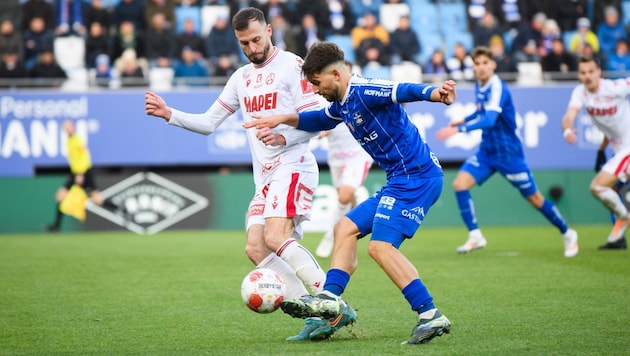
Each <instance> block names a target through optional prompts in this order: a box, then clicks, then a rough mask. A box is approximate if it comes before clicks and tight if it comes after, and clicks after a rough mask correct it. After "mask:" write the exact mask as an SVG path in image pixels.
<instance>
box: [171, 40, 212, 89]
mask: <svg viewBox="0 0 630 356" xmlns="http://www.w3.org/2000/svg"><path fill="white" fill-rule="evenodd" d="M173 69H174V70H175V75H174V78H175V82H176V83H178V84H185V85H189V86H198V85H207V84H208V83H207V81H206V80H205V79H202V78H207V77H208V69H207V68H206V67H205V66H204V65H203V64H202V63H201V62H200V61H199V60H197V59H196V58H195V52H193V50H192V48H190V47H184V48H183V49H182V52H181V57H180V60H179V61H177V64H175V66H174V68H173ZM186 79H189V80H186Z"/></svg>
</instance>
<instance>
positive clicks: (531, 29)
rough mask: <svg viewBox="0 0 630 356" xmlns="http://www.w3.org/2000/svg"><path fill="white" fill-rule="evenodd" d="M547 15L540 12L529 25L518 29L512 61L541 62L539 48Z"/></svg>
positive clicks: (513, 43) (513, 45)
mask: <svg viewBox="0 0 630 356" xmlns="http://www.w3.org/2000/svg"><path fill="white" fill-rule="evenodd" d="M546 21H547V15H545V14H544V13H542V12H539V13H537V14H535V15H534V17H532V19H531V21H530V22H529V24H525V25H523V26H521V27H520V28H519V29H518V35H516V38H514V42H512V51H511V52H512V54H511V57H512V60H514V61H515V62H539V61H540V54H539V46H540V45H541V44H542V38H543V33H542V30H543V27H544V26H545V22H546Z"/></svg>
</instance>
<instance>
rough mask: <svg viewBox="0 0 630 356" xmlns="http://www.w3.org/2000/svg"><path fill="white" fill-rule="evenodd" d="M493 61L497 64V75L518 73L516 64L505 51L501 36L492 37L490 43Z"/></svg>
mask: <svg viewBox="0 0 630 356" xmlns="http://www.w3.org/2000/svg"><path fill="white" fill-rule="evenodd" d="M489 47H490V51H491V52H492V59H494V61H495V62H496V63H497V68H496V69H495V72H496V73H516V72H517V68H516V63H515V62H514V61H513V60H512V58H510V56H509V54H507V53H506V51H505V43H503V38H502V37H501V36H497V35H495V36H492V37H491V38H490V43H489ZM502 79H503V80H506V81H507V80H515V79H516V77H514V78H502Z"/></svg>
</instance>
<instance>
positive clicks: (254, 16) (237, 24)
mask: <svg viewBox="0 0 630 356" xmlns="http://www.w3.org/2000/svg"><path fill="white" fill-rule="evenodd" d="M252 21H258V22H260V23H261V24H263V25H266V24H267V21H265V14H264V13H263V12H262V11H260V10H259V9H257V8H255V7H246V8H243V9H240V10H239V11H238V12H237V13H236V15H234V17H233V18H232V28H233V29H234V30H235V31H243V30H246V29H247V28H248V27H249V23H250V22H252Z"/></svg>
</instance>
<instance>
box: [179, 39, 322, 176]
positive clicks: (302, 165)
mask: <svg viewBox="0 0 630 356" xmlns="http://www.w3.org/2000/svg"><path fill="white" fill-rule="evenodd" d="M271 51H272V53H271V55H270V56H269V58H268V59H267V61H265V62H264V63H262V64H252V63H250V64H248V65H245V66H243V67H241V68H239V69H238V70H237V71H236V72H235V73H234V74H233V75H232V76H231V77H230V79H229V80H228V82H227V84H226V85H225V88H224V89H223V91H222V92H221V94H220V95H219V98H218V99H217V100H216V101H215V102H214V103H213V104H212V105H211V106H210V108H209V109H208V110H207V111H206V112H205V113H203V114H189V113H184V112H182V111H179V110H175V109H172V115H171V119H170V121H169V124H171V125H176V126H180V127H183V128H185V129H188V130H191V131H195V132H199V133H203V134H210V133H212V132H214V131H215V130H216V128H217V127H218V126H219V125H220V124H221V123H222V122H223V121H224V120H225V119H226V118H227V117H229V116H230V115H232V114H233V113H234V112H236V111H237V110H238V109H241V113H242V116H243V121H244V122H250V121H252V120H254V118H253V117H252V115H259V116H269V115H275V114H290V113H299V112H302V111H308V110H315V109H319V107H320V104H319V100H318V98H317V96H316V95H315V94H314V93H313V89H312V86H311V84H310V83H309V82H308V81H307V80H306V79H305V78H304V75H303V74H302V63H303V60H302V59H301V58H300V57H298V56H296V55H295V54H292V53H290V52H286V51H282V50H280V49H278V48H277V47H272V49H271ZM273 131H274V132H276V133H280V134H283V135H284V136H285V138H287V144H286V146H275V147H274V146H266V145H264V144H263V143H262V142H260V141H259V140H258V139H257V138H256V129H248V130H247V137H248V141H249V146H250V150H251V153H252V163H253V173H254V182H255V184H256V186H257V187H260V185H263V184H266V183H265V182H267V181H268V180H269V177H270V176H271V175H272V174H290V171H291V170H303V171H306V172H317V162H316V161H315V157H314V156H313V154H312V153H311V152H310V151H309V149H308V141H309V139H310V138H311V137H313V136H314V134H313V133H308V132H304V131H300V130H297V129H295V128H293V127H290V126H287V125H280V126H278V127H276V128H275V129H273ZM279 167H286V168H279ZM279 171H282V173H280V172H279Z"/></svg>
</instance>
